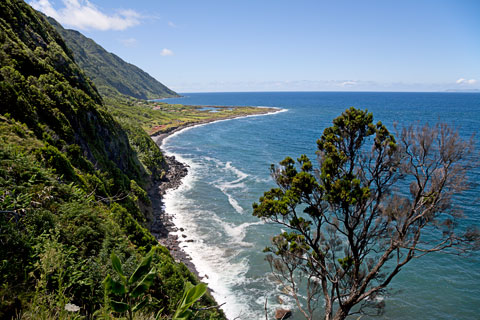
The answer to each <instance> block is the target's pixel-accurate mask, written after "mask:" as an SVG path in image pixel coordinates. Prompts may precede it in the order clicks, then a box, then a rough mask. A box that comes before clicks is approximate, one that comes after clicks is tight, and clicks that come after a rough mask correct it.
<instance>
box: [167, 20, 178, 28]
mask: <svg viewBox="0 0 480 320" xmlns="http://www.w3.org/2000/svg"><path fill="white" fill-rule="evenodd" d="M168 26H169V27H172V28H176V27H177V25H176V24H175V23H173V22H172V21H168Z"/></svg>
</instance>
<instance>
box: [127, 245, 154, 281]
mask: <svg viewBox="0 0 480 320" xmlns="http://www.w3.org/2000/svg"><path fill="white" fill-rule="evenodd" d="M154 252H155V251H154V249H153V248H152V250H150V252H149V253H148V254H147V255H146V256H145V258H143V260H142V262H140V264H139V265H138V267H137V269H136V270H135V272H134V273H133V274H132V276H131V277H130V279H128V284H130V285H131V284H133V283H135V282H137V281H138V280H139V279H140V278H141V277H143V276H145V275H146V274H147V273H148V272H149V270H150V264H151V263H152V259H153V253H154Z"/></svg>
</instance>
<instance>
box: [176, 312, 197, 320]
mask: <svg viewBox="0 0 480 320" xmlns="http://www.w3.org/2000/svg"><path fill="white" fill-rule="evenodd" d="M192 315H193V312H192V311H190V310H188V309H187V310H185V311H183V312H182V313H181V314H179V315H174V316H173V318H172V320H188V319H190V318H191V317H192Z"/></svg>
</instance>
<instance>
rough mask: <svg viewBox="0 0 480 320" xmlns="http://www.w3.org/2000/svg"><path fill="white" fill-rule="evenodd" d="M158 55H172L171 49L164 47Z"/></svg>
mask: <svg viewBox="0 0 480 320" xmlns="http://www.w3.org/2000/svg"><path fill="white" fill-rule="evenodd" d="M160 55H161V56H173V51H172V50H170V49H167V48H164V49H163V50H162V51H161V52H160Z"/></svg>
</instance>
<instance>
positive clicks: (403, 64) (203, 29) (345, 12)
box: [28, 0, 480, 92]
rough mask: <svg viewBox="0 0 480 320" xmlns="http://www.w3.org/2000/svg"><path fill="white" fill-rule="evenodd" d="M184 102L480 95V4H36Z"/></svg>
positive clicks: (457, 0)
mask: <svg viewBox="0 0 480 320" xmlns="http://www.w3.org/2000/svg"><path fill="white" fill-rule="evenodd" d="M28 2H29V3H30V4H31V5H32V6H34V7H35V8H37V9H39V10H40V11H43V12H44V13H46V14H47V15H50V16H53V17H54V18H56V19H57V20H59V22H60V23H62V24H63V25H64V26H65V27H66V28H71V29H76V30H79V31H81V32H82V33H83V34H85V35H86V36H88V37H90V38H92V39H93V40H95V41H96V42H97V43H99V44H100V45H101V46H103V47H104V48H105V49H106V50H108V51H110V52H113V53H115V54H117V55H118V56H120V57H121V58H122V59H124V60H126V61H127V62H130V63H132V64H135V65H137V66H139V67H140V68H142V69H143V70H145V71H146V72H148V73H149V74H150V75H152V76H153V77H155V78H156V79H157V80H159V81H160V82H162V83H164V84H165V85H167V86H169V87H170V88H172V89H173V90H176V91H178V92H209V91H304V90H305V91H337V90H339V91H443V90H446V89H457V90H471V89H480V1H478V0H471V1H467V0H452V1H449V0H432V1H426V0H425V1H424V0H416V1H410V0H402V1H400V0H398V1H389V0H382V1H380V0H378V1H373V0H364V1H354V0H352V1H342V0H338V1H320V0H316V1H303V0H297V1H292V0H290V1H285V0H243V1H233V0H222V1H209V0H204V1H198V0H191V1H183V0H162V1H160V0H151V1H147V0H142V1H126V0H115V1H110V0H90V1H86V0H31V1H28Z"/></svg>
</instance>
